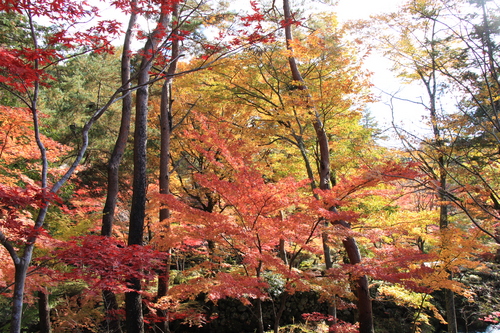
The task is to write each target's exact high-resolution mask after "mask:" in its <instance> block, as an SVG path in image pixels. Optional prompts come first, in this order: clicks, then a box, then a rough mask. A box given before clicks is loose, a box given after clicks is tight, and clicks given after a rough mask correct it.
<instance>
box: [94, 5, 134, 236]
mask: <svg viewBox="0 0 500 333" xmlns="http://www.w3.org/2000/svg"><path fill="white" fill-rule="evenodd" d="M136 4H137V0H133V1H132V2H131V8H132V12H131V14H130V20H129V24H128V28H127V31H126V33H125V41H124V43H123V52H122V59H121V81H122V87H123V88H124V89H125V90H124V91H123V93H122V94H123V95H124V97H123V100H122V114H121V122H120V130H119V133H118V138H117V139H116V142H115V147H114V149H113V152H112V153H111V156H110V158H109V161H108V184H107V186H108V187H107V196H106V203H105V205H104V209H103V214H102V228H101V235H102V236H108V237H110V236H111V235H112V230H113V220H114V216H115V209H116V200H117V197H118V192H119V168H120V163H121V160H122V157H123V153H124V152H125V148H126V146H127V140H128V137H129V132H130V119H131V115H132V95H131V94H130V93H129V92H128V89H130V76H131V75H130V57H131V41H132V33H133V28H134V26H135V24H136V21H137V14H136V12H135V7H136Z"/></svg>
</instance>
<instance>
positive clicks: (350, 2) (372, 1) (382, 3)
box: [336, 0, 406, 20]
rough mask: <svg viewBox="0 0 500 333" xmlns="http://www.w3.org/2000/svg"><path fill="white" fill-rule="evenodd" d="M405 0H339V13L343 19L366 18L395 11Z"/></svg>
mask: <svg viewBox="0 0 500 333" xmlns="http://www.w3.org/2000/svg"><path fill="white" fill-rule="evenodd" d="M404 2H406V1H403V0H339V3H338V5H337V7H336V8H337V13H338V15H339V18H340V19H341V20H345V19H351V20H353V19H354V20H356V19H365V18H368V17H369V16H370V15H374V14H382V13H387V12H394V11H396V10H397V9H398V6H400V5H401V4H403V3H404Z"/></svg>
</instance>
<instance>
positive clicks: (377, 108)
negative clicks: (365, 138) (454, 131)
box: [336, 0, 426, 146]
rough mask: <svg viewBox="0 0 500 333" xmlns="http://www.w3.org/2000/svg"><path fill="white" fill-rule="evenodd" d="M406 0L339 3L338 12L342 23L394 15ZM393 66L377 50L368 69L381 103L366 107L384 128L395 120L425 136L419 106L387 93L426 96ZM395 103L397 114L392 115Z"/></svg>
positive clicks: (393, 142)
mask: <svg viewBox="0 0 500 333" xmlns="http://www.w3.org/2000/svg"><path fill="white" fill-rule="evenodd" d="M405 2H407V1H406V0H378V1H376V0H339V3H338V6H337V7H336V12H337V14H338V17H339V20H340V21H346V20H357V19H368V18H369V17H370V15H376V14H383V13H390V12H395V11H397V10H398V9H399V7H401V6H402V5H403V4H404V3H405ZM390 66H391V63H390V62H389V61H388V60H387V59H385V58H384V57H383V56H382V55H381V54H377V52H376V50H374V52H373V53H372V56H370V58H369V59H368V60H367V62H366V67H367V68H368V69H369V70H370V71H372V72H373V73H374V74H373V77H372V82H373V84H374V89H373V91H374V93H375V94H376V95H377V96H378V97H379V99H380V102H378V103H374V104H371V105H368V106H367V109H368V110H369V111H370V112H371V115H372V116H373V117H375V118H376V120H377V122H378V123H379V127H380V128H381V129H383V130H384V129H389V128H391V127H392V117H393V116H394V119H395V123H396V124H397V125H398V126H402V127H404V128H406V129H411V130H412V131H415V132H419V133H422V131H423V130H424V128H425V127H426V126H424V125H423V124H422V116H423V115H424V110H422V107H421V106H419V105H416V104H414V103H411V102H407V101H406V102H405V101H402V100H397V99H392V100H391V98H390V97H389V95H388V94H396V95H397V96H398V97H400V98H405V99H408V100H413V101H418V100H419V99H420V98H424V99H425V94H424V93H423V91H422V90H421V89H420V88H419V87H417V86H416V85H407V84H401V82H400V81H399V80H398V79H397V78H395V75H394V73H392V72H391V71H390ZM389 104H392V106H393V110H394V115H393V114H392V110H391V107H390V106H389ZM388 144H389V145H390V146H399V140H391V141H390V142H389V143H388Z"/></svg>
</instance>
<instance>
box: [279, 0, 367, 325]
mask: <svg viewBox="0 0 500 333" xmlns="http://www.w3.org/2000/svg"><path fill="white" fill-rule="evenodd" d="M283 12H284V16H285V38H286V45H287V49H288V50H290V51H292V47H291V43H290V41H291V40H292V29H291V23H292V21H293V19H292V15H291V10H290V3H289V0H283ZM288 63H289V65H290V70H291V73H292V79H293V80H294V81H296V82H299V83H300V85H299V87H298V88H299V89H300V90H302V91H306V90H307V86H306V84H305V82H304V79H303V78H302V75H301V73H300V70H299V68H298V66H297V62H296V61H295V58H294V57H293V56H291V57H289V58H288ZM305 98H307V99H310V96H307V95H306V97H305ZM309 107H310V108H311V109H312V111H313V112H314V115H315V121H314V124H313V125H314V129H315V131H316V138H317V141H318V145H319V150H320V160H319V176H320V183H319V188H320V189H323V190H328V189H330V150H329V145H328V137H327V135H326V132H325V129H324V127H323V123H322V121H321V118H320V115H319V114H318V111H317V109H316V108H315V107H314V106H313V105H309ZM331 209H332V210H334V209H335V207H331ZM339 223H340V224H342V225H344V226H345V227H348V228H350V225H349V224H348V223H346V222H344V221H340V222H339ZM326 238H327V237H326V235H323V248H324V253H325V261H326V263H327V265H328V263H330V264H331V258H329V256H330V250H329V248H328V245H327V243H326V241H327V239H326ZM343 244H344V248H345V250H346V252H347V253H348V257H349V261H350V263H351V264H353V265H356V264H359V263H360V262H361V255H360V253H359V249H358V246H357V244H356V241H355V240H354V238H352V237H348V238H346V239H345V240H344V241H343ZM356 283H357V296H358V311H359V324H360V331H359V332H360V333H373V313H372V303H371V299H370V293H369V286H368V279H367V277H366V276H362V277H360V278H359V279H358V280H357V281H356ZM329 312H330V313H334V309H333V308H332V307H330V308H329Z"/></svg>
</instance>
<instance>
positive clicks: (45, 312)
mask: <svg viewBox="0 0 500 333" xmlns="http://www.w3.org/2000/svg"><path fill="white" fill-rule="evenodd" d="M38 317H39V318H40V322H39V328H40V333H50V332H51V329H50V307H49V294H48V293H47V292H46V291H41V290H40V291H38Z"/></svg>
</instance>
